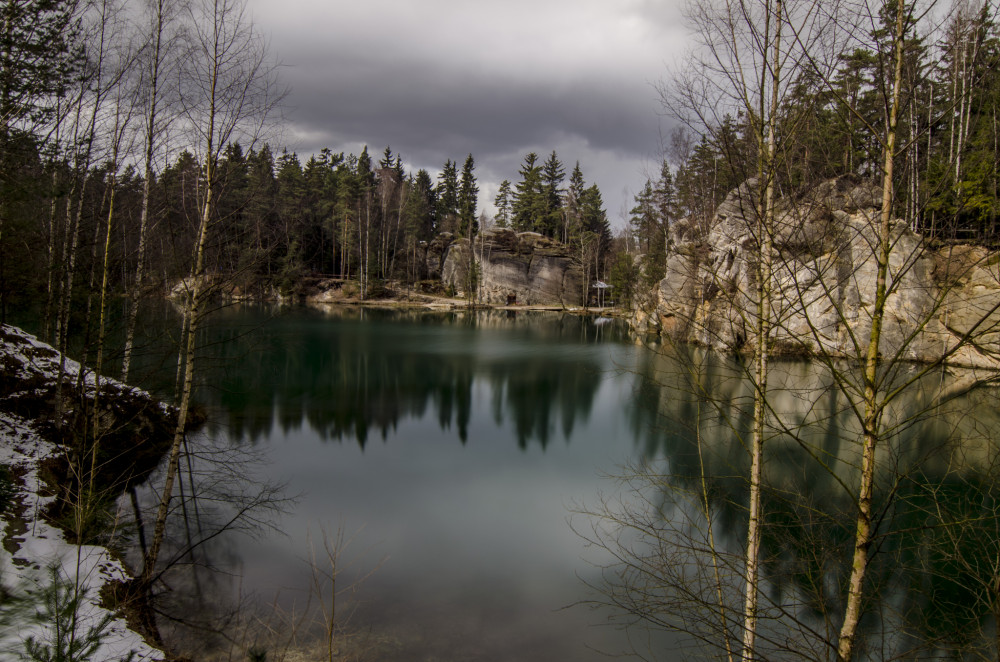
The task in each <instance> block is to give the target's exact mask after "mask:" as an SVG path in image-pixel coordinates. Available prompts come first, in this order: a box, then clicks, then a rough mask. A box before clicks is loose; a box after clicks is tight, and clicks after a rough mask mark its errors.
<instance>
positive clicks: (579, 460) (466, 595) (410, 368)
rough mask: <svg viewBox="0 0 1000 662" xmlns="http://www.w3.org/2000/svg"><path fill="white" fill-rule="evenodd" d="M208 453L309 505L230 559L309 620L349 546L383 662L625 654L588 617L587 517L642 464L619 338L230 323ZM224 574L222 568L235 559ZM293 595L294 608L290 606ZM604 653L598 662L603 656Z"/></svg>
mask: <svg viewBox="0 0 1000 662" xmlns="http://www.w3.org/2000/svg"><path fill="white" fill-rule="evenodd" d="M204 336H205V337H204V340H205V341H206V342H205V345H206V346H207V347H209V350H208V352H209V354H210V355H211V358H210V359H207V360H206V363H205V365H208V366H209V372H208V373H207V375H206V378H205V379H206V382H205V383H204V384H203V388H202V390H201V396H200V397H201V400H202V401H203V402H207V403H208V406H209V414H210V420H211V423H210V428H209V432H208V434H209V436H211V437H214V438H216V439H228V440H230V441H232V442H235V443H236V444H239V445H244V446H247V447H252V448H253V449H254V450H255V451H257V452H259V453H260V454H261V455H262V458H263V459H262V467H263V468H262V469H260V470H258V475H260V476H263V477H266V479H268V480H271V481H274V482H278V483H282V484H284V485H286V486H287V488H286V491H287V492H288V493H289V494H295V495H298V496H299V499H298V501H297V502H296V503H294V504H293V505H291V506H289V508H288V510H287V512H286V513H285V514H284V515H282V516H281V517H280V518H279V519H278V521H277V524H278V527H279V529H280V533H277V534H274V535H266V536H264V537H263V538H259V539H256V540H253V541H250V540H248V539H242V538H241V539H239V541H238V542H231V543H230V544H228V545H226V546H225V555H224V556H221V557H217V558H216V559H214V560H213V563H215V564H216V565H221V566H223V567H230V568H231V569H232V570H233V571H234V572H238V573H240V575H241V577H242V579H241V583H240V590H241V591H242V592H243V593H246V594H253V595H255V596H257V597H258V598H259V599H260V600H263V601H268V602H270V601H271V600H275V599H277V601H278V604H280V605H281V606H282V607H283V608H284V609H288V610H291V609H292V608H293V606H295V607H296V608H301V606H302V604H303V603H304V602H305V599H306V597H307V594H308V589H309V587H310V569H309V563H307V561H308V558H309V556H310V549H313V550H315V551H316V553H318V556H319V558H320V560H321V561H324V562H325V557H324V552H323V544H322V539H323V532H324V531H325V532H327V533H328V534H330V535H331V537H332V536H333V535H335V534H336V532H337V531H338V530H339V531H342V532H343V533H344V535H345V536H346V537H347V538H349V539H350V543H349V545H347V547H346V549H345V551H344V552H343V555H342V566H343V567H344V570H343V574H342V575H341V576H340V577H338V582H339V586H340V587H343V586H346V585H347V584H349V583H350V582H351V581H353V580H355V579H357V578H358V577H359V576H362V575H367V574H368V573H369V572H370V576H368V577H367V578H366V579H365V580H364V581H363V583H361V584H360V585H359V587H358V589H357V591H355V592H351V593H349V594H345V595H344V596H342V601H343V605H344V607H343V609H344V613H346V610H347V609H348V608H350V609H352V610H353V611H354V613H353V614H352V615H351V620H350V628H351V629H352V630H355V631H357V630H361V631H370V632H371V633H372V635H371V637H372V640H373V641H374V642H375V643H373V644H372V645H373V646H374V647H375V648H376V649H377V657H378V658H379V659H399V660H411V659H414V660H416V659H420V660H424V659H476V660H480V659H481V660H515V659H516V660H588V659H603V655H601V653H600V652H619V651H621V650H623V649H625V648H627V643H626V640H625V638H624V636H623V634H622V632H620V631H618V630H615V629H613V628H610V627H607V626H606V625H605V626H603V627H602V626H601V624H602V622H603V621H605V620H606V614H603V613H602V612H600V611H594V610H591V609H588V608H587V607H585V606H580V605H577V606H573V605H575V604H576V603H579V602H581V601H585V600H588V599H590V598H592V597H594V595H593V594H592V593H591V592H590V591H589V589H588V588H587V586H586V583H587V582H588V581H589V582H596V581H598V579H599V576H598V571H597V570H596V569H595V567H594V565H593V564H594V563H595V562H597V561H600V560H601V556H600V554H596V553H594V552H592V551H588V550H587V548H586V546H585V545H584V541H583V540H582V539H581V537H580V536H579V535H578V534H577V533H575V532H574V530H573V527H572V526H571V521H570V520H571V519H572V517H573V513H574V512H575V510H577V509H578V508H580V507H581V506H582V505H584V504H587V505H590V504H589V503H588V502H591V501H592V500H593V499H595V498H596V496H597V494H598V493H599V492H600V491H601V489H602V485H603V484H604V483H605V482H606V481H607V478H606V476H605V474H607V473H614V472H616V471H617V470H618V468H619V467H620V466H621V465H623V464H626V463H629V462H630V461H631V460H632V459H634V458H635V457H637V456H638V455H641V449H640V448H638V447H637V436H636V433H635V431H634V429H633V427H634V421H635V420H636V417H635V416H634V415H633V412H632V410H633V408H634V406H635V404H634V403H635V397H634V396H635V388H636V376H635V374H634V370H635V368H636V361H637V358H638V355H639V352H641V351H643V350H642V349H641V348H638V347H636V346H635V345H634V344H631V343H630V342H629V341H628V338H627V337H626V335H625V333H624V329H623V328H622V327H621V326H620V324H619V323H617V322H612V321H611V320H606V319H595V318H593V317H574V316H566V315H557V314H535V313H519V314H516V315H508V314H507V313H505V312H504V313H498V312H479V313H474V314H470V313H443V314H437V313H427V312H421V313H399V312H387V311H378V310H348V311H344V310H335V311H332V312H331V313H329V314H323V313H318V312H315V311H305V310H300V311H295V312H284V313H282V314H281V315H278V316H274V317H271V316H269V315H267V314H264V313H260V312H248V311H245V310H244V311H240V312H237V311H230V312H228V313H225V314H223V315H222V316H221V317H220V318H216V319H214V320H213V324H212V327H211V328H210V329H209V330H207V331H206V332H205V334H204ZM219 558H222V559H223V560H219ZM276 596H277V597H276ZM598 651H600V652H598Z"/></svg>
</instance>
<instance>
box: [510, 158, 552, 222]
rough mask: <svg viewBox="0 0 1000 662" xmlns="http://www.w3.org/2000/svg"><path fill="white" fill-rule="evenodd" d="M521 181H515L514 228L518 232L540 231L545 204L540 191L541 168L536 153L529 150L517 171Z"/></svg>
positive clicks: (512, 207)
mask: <svg viewBox="0 0 1000 662" xmlns="http://www.w3.org/2000/svg"><path fill="white" fill-rule="evenodd" d="M518 174H520V175H521V181H520V182H518V183H517V186H516V187H515V188H516V192H515V195H514V203H513V205H512V206H511V210H512V212H513V215H514V229H515V230H517V231H518V232H540V231H541V222H542V219H543V218H544V216H545V211H546V205H545V197H544V193H543V191H542V168H541V166H539V165H538V155H537V154H535V153H534V152H529V153H528V154H527V155H526V156H525V157H524V164H523V165H522V166H521V169H520V170H519V171H518Z"/></svg>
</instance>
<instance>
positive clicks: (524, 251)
mask: <svg viewBox="0 0 1000 662" xmlns="http://www.w3.org/2000/svg"><path fill="white" fill-rule="evenodd" d="M470 250H471V251H473V252H474V254H475V260H476V263H477V264H478V265H479V271H480V283H479V300H480V301H482V302H484V303H493V304H504V303H508V302H509V301H516V302H517V303H518V304H523V305H554V306H579V305H582V302H583V292H584V276H583V270H582V269H581V268H580V262H579V260H578V259H577V258H576V257H574V256H573V255H572V250H571V249H570V247H569V246H566V245H564V244H561V243H559V242H557V241H554V240H552V239H549V238H548V237H544V236H542V235H540V234H537V233H535V232H521V233H516V232H514V231H513V230H506V229H496V230H489V231H486V232H483V233H482V234H480V235H478V236H477V237H476V238H475V242H474V245H473V246H472V247H471V248H470V243H469V240H468V239H459V240H457V241H455V242H453V243H452V244H451V245H450V246H449V247H448V249H447V253H446V254H445V257H444V261H443V266H442V268H441V280H442V281H443V282H444V284H445V285H450V286H451V287H453V288H454V289H455V290H456V291H457V292H464V291H465V290H466V287H467V284H468V283H469V278H468V273H469V265H470V263H471V261H470Z"/></svg>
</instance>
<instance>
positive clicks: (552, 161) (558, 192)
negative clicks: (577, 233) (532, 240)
mask: <svg viewBox="0 0 1000 662" xmlns="http://www.w3.org/2000/svg"><path fill="white" fill-rule="evenodd" d="M565 176H566V170H565V169H564V168H563V165H562V163H561V162H560V161H559V157H558V156H557V155H556V153H555V150H553V151H552V154H550V155H549V158H548V159H546V161H545V165H543V166H542V196H543V203H544V205H545V211H544V213H543V216H542V219H541V230H540V231H541V232H542V234H545V235H546V236H549V237H557V236H558V235H559V230H560V229H561V227H562V224H563V222H562V221H563V219H562V197H561V196H562V189H561V188H560V187H561V186H562V181H563V178H564V177H565Z"/></svg>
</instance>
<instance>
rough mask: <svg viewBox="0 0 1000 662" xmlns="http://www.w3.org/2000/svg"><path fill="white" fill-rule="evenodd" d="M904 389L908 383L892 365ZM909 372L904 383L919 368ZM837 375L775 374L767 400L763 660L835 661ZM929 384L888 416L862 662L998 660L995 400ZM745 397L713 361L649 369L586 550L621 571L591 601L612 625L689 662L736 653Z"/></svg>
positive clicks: (841, 418)
mask: <svg viewBox="0 0 1000 662" xmlns="http://www.w3.org/2000/svg"><path fill="white" fill-rule="evenodd" d="M899 370H900V372H901V373H905V372H906V371H908V370H909V368H907V367H905V366H900V367H899ZM913 370H916V368H915V367H914V368H913ZM834 373H835V369H831V368H828V367H824V366H821V365H819V364H816V363H810V362H805V361H786V362H782V363H777V364H775V365H774V368H773V371H772V377H771V380H772V385H773V386H772V387H771V388H770V389H769V393H768V398H769V405H770V407H771V422H772V425H771V429H770V431H769V436H768V439H767V443H766V446H765V448H766V462H765V491H764V495H763V506H764V508H763V510H764V513H765V528H764V531H765V533H764V539H763V542H762V550H763V557H762V558H763V559H764V570H763V578H764V580H765V583H764V584H763V585H762V586H763V588H762V596H761V599H762V600H763V603H762V608H761V612H760V617H761V621H760V642H759V644H760V650H759V651H758V653H759V654H760V655H761V656H762V658H766V659H786V658H787V659H831V660H832V659H836V657H837V634H838V631H839V625H840V619H841V618H842V614H843V599H844V595H845V589H844V587H845V584H846V581H847V578H848V575H849V574H850V570H851V566H850V564H851V555H852V552H853V547H852V543H853V533H854V532H853V528H852V527H853V526H854V513H855V512H856V511H855V509H856V504H855V501H854V499H855V498H856V497H855V496H854V494H855V492H854V486H856V485H857V483H858V472H859V470H860V443H859V439H860V437H861V430H860V425H859V422H858V418H857V416H855V415H854V414H853V412H852V410H851V404H852V403H850V402H849V401H848V397H849V396H848V395H845V390H843V389H838V388H836V386H835V384H834V380H835V379H836V375H835V374H834ZM972 383H973V379H972V376H971V375H969V374H967V373H965V372H963V371H961V370H957V369H956V370H950V371H944V370H938V371H934V372H932V373H930V374H927V375H925V376H924V377H922V378H921V379H920V381H919V382H918V383H917V384H916V385H913V386H911V387H910V388H909V390H908V393H907V397H905V398H899V399H896V400H893V401H892V403H891V406H890V407H889V408H888V409H887V410H886V411H885V413H884V416H885V417H886V421H887V422H888V423H889V425H890V426H891V429H892V430H893V434H892V436H891V438H890V439H889V441H888V442H887V443H885V444H883V445H882V446H880V447H879V449H878V455H877V466H878V468H879V472H878V478H877V483H876V489H877V493H876V498H875V499H874V502H875V503H877V504H884V505H883V508H882V510H881V511H880V512H878V517H877V522H878V536H877V539H876V541H877V543H876V545H875V546H874V548H873V549H871V550H870V558H871V559H872V561H871V563H872V565H871V572H870V576H869V582H870V586H869V589H870V594H871V596H872V598H871V600H870V601H869V602H868V603H867V605H866V608H865V618H864V619H863V622H862V625H863V636H864V643H863V646H862V647H861V648H859V650H858V653H859V659H890V658H896V657H903V658H907V659H912V658H920V659H923V658H940V657H964V658H976V657H985V658H990V659H996V656H997V636H998V634H1000V628H998V619H1000V503H998V496H1000V490H998V487H997V478H998V470H1000V465H998V462H997V460H998V459H1000V454H998V450H1000V449H998V447H997V444H996V443H995V434H996V432H995V431H996V430H998V429H1000V417H998V413H997V408H996V404H995V398H996V394H995V391H994V390H993V389H992V388H989V387H986V388H982V387H980V388H978V389H975V390H972V391H971V392H967V387H968V385H970V384H972ZM751 388H752V386H751V384H750V382H749V381H748V380H746V379H744V366H743V365H742V364H741V363H740V362H739V361H738V360H733V359H730V358H727V357H724V356H720V355H718V354H711V353H706V352H702V351H700V350H697V349H692V348H668V349H665V350H663V351H661V352H658V353H649V354H646V355H645V358H644V362H643V365H642V367H641V368H640V369H639V384H638V387H637V393H638V398H639V399H640V400H641V402H640V405H639V406H636V407H635V408H633V409H632V410H631V415H632V419H631V425H632V429H633V432H634V434H635V436H636V440H637V443H639V444H641V446H642V449H643V455H644V459H643V460H642V461H639V462H637V463H636V464H635V465H634V466H632V467H630V468H628V469H626V470H625V471H624V474H623V476H622V480H623V488H622V490H621V492H620V495H619V498H618V499H609V500H605V501H603V502H602V503H600V504H599V505H598V506H597V507H596V508H592V509H591V512H590V514H591V515H593V517H594V520H593V522H594V524H593V525H592V528H591V529H590V530H589V532H585V536H586V537H587V538H589V539H590V540H592V541H594V542H596V543H598V545H599V546H600V547H602V548H604V549H606V550H608V551H610V552H611V553H612V554H614V555H615V557H616V558H617V559H618V560H617V561H615V562H612V563H610V564H608V565H607V566H606V567H605V571H606V572H605V581H604V582H603V583H601V584H600V585H599V586H598V588H599V590H600V591H601V592H602V595H603V597H602V598H600V599H599V600H598V602H601V603H603V604H610V605H611V606H612V607H613V608H614V609H615V613H616V614H617V616H616V618H617V619H618V620H619V622H622V623H625V624H628V625H629V626H630V627H634V628H642V629H649V628H651V629H653V630H660V629H665V630H678V631H681V632H684V633H686V634H688V635H690V636H692V637H693V638H695V639H697V640H699V641H700V642H701V644H702V646H703V648H702V649H701V650H702V652H701V653H699V655H701V654H706V655H709V656H719V655H726V654H727V653H726V642H727V639H728V641H729V643H730V650H735V651H737V653H738V650H739V641H740V636H741V631H740V628H741V626H742V612H741V609H742V600H743V583H744V582H743V567H744V566H743V564H744V554H745V552H744V549H745V532H746V530H747V503H748V498H749V497H748V493H749V487H748V483H747V479H746V476H747V469H748V465H749V454H748V452H747V450H746V443H747V442H746V440H748V439H749V431H750V421H749V412H750V411H752V406H751V405H752V397H753V393H752V391H751Z"/></svg>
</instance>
